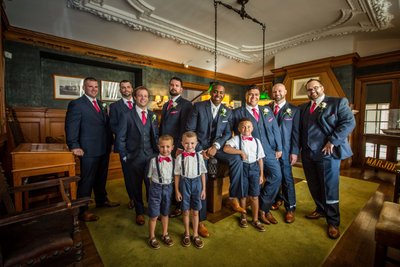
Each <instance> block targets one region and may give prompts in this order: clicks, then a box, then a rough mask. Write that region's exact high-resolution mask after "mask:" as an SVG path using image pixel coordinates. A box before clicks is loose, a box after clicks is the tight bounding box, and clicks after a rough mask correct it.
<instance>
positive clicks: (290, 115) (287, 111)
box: [283, 108, 292, 117]
mask: <svg viewBox="0 0 400 267" xmlns="http://www.w3.org/2000/svg"><path fill="white" fill-rule="evenodd" d="M283 114H284V115H285V114H286V115H288V116H289V117H292V109H291V108H287V109H286V111H285V113H283Z"/></svg>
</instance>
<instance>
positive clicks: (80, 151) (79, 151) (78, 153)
mask: <svg viewBox="0 0 400 267" xmlns="http://www.w3.org/2000/svg"><path fill="white" fill-rule="evenodd" d="M71 152H72V154H74V155H75V156H78V157H82V156H83V154H85V152H83V149H82V148H73V149H71Z"/></svg>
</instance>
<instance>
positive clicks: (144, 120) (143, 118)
mask: <svg viewBox="0 0 400 267" xmlns="http://www.w3.org/2000/svg"><path fill="white" fill-rule="evenodd" d="M146 121H147V118H146V111H144V110H142V124H143V125H146Z"/></svg>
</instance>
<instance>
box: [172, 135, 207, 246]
mask: <svg viewBox="0 0 400 267" xmlns="http://www.w3.org/2000/svg"><path fill="white" fill-rule="evenodd" d="M196 145H197V135H196V133H194V132H185V133H184V134H183V136H182V146H183V149H184V151H183V152H182V153H181V154H180V155H179V156H177V157H176V161H175V170H174V174H175V196H176V200H177V201H182V205H181V208H182V211H183V224H184V226H185V233H184V235H183V237H182V246H184V247H188V246H190V230H189V211H190V214H191V215H192V226H193V245H194V246H195V247H196V248H202V247H203V246H204V244H203V241H202V240H201V239H200V237H199V233H198V230H199V210H201V200H202V199H203V200H204V199H205V198H206V177H205V173H207V168H206V165H205V163H204V159H203V156H202V155H201V153H196V151H195V148H196Z"/></svg>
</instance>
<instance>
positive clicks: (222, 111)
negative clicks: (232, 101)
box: [219, 108, 226, 117]
mask: <svg viewBox="0 0 400 267" xmlns="http://www.w3.org/2000/svg"><path fill="white" fill-rule="evenodd" d="M219 115H220V116H223V117H225V116H226V109H225V108H222V109H221V112H220V113H219Z"/></svg>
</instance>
